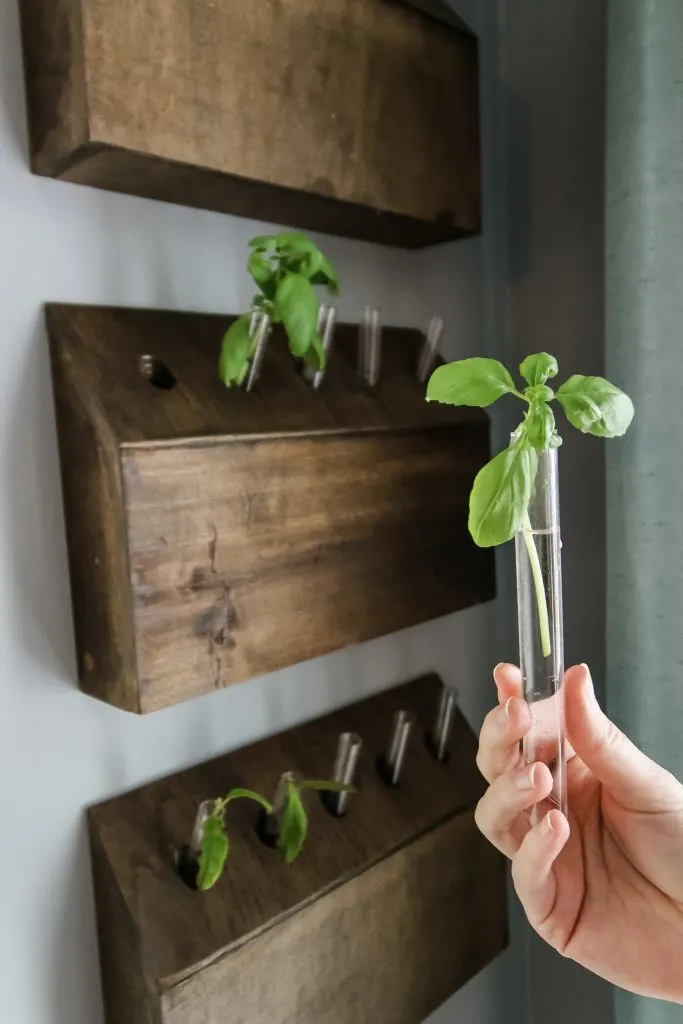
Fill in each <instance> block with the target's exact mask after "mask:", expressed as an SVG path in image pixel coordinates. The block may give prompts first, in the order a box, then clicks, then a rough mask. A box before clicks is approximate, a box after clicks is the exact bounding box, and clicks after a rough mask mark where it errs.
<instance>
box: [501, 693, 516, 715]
mask: <svg viewBox="0 0 683 1024" xmlns="http://www.w3.org/2000/svg"><path fill="white" fill-rule="evenodd" d="M514 699H515V698H514V697H508V699H507V700H506V701H505V703H504V704H503V711H504V712H505V717H506V718H507V719H508V721H509V719H510V705H511V704H512V702H513V700H514Z"/></svg>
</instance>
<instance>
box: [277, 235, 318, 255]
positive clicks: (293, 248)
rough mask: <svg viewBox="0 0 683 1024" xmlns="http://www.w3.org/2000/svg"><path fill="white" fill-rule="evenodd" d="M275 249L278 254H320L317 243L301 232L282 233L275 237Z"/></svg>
mask: <svg viewBox="0 0 683 1024" xmlns="http://www.w3.org/2000/svg"><path fill="white" fill-rule="evenodd" d="M275 248H276V249H277V251H278V252H291V253H294V252H297V253H311V252H320V250H319V249H318V246H317V245H316V244H315V242H312V241H311V240H310V238H307V237H306V235H302V234H301V232H300V231H281V232H280V233H279V234H278V235H276V236H275Z"/></svg>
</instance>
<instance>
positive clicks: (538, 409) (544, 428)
mask: <svg viewBox="0 0 683 1024" xmlns="http://www.w3.org/2000/svg"><path fill="white" fill-rule="evenodd" d="M525 425H526V433H527V437H528V438H529V443H530V444H532V445H533V446H534V448H535V449H536V450H537V451H539V452H545V451H547V450H548V448H550V447H551V440H552V437H553V433H554V432H555V417H554V416H553V411H552V409H551V408H550V406H549V405H547V404H546V403H545V402H539V403H537V404H536V405H532V406H531V407H530V408H529V412H528V413H527V417H526V420H525Z"/></svg>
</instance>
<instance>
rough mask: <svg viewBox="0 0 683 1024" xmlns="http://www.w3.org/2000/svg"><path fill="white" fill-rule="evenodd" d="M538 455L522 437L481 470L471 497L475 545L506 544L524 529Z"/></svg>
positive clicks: (471, 524) (471, 525)
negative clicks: (523, 524) (523, 523)
mask: <svg viewBox="0 0 683 1024" xmlns="http://www.w3.org/2000/svg"><path fill="white" fill-rule="evenodd" d="M536 465H537V458H536V452H535V450H534V449H533V448H532V447H531V445H530V444H529V442H528V441H527V439H526V437H525V436H524V435H522V437H520V438H519V439H518V440H517V441H515V442H513V444H511V445H510V447H509V448H506V449H505V450H504V451H502V452H500V453H499V454H498V455H496V456H495V458H493V459H491V461H490V462H487V463H486V465H485V466H484V467H483V468H482V469H480V470H479V472H478V473H477V476H476V479H475V481H474V486H473V487H472V493H471V494H470V515H469V523H468V526H469V530H470V533H471V534H472V537H473V539H474V542H475V544H478V545H479V547H482V548H488V547H492V546H493V545H495V544H504V543H505V541H507V540H511V538H512V537H514V535H515V534H516V533H517V531H518V530H519V529H520V528H521V526H522V522H523V520H524V516H525V515H526V513H527V509H528V507H529V498H530V496H531V491H532V488H533V485H534V480H535V477H536Z"/></svg>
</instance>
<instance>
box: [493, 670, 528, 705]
mask: <svg viewBox="0 0 683 1024" xmlns="http://www.w3.org/2000/svg"><path fill="white" fill-rule="evenodd" d="M493 678H494V681H495V684H496V689H497V690H498V703H499V704H506V703H507V701H508V700H509V699H510V697H521V696H522V673H521V672H520V670H519V669H518V668H517V666H516V665H510V664H509V663H508V662H506V661H501V662H500V664H499V665H496V667H495V668H494V670H493Z"/></svg>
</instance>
